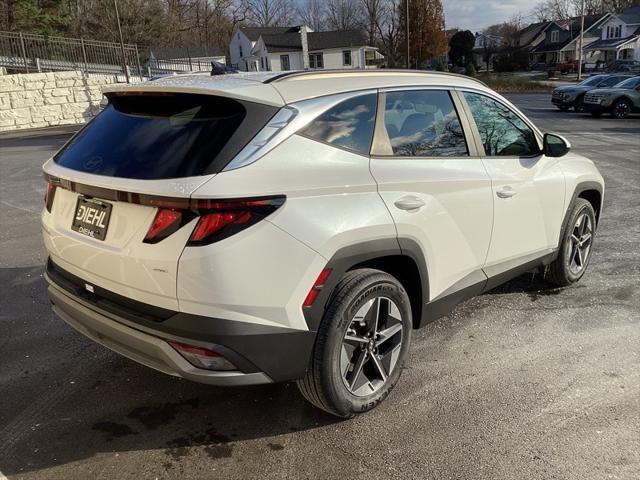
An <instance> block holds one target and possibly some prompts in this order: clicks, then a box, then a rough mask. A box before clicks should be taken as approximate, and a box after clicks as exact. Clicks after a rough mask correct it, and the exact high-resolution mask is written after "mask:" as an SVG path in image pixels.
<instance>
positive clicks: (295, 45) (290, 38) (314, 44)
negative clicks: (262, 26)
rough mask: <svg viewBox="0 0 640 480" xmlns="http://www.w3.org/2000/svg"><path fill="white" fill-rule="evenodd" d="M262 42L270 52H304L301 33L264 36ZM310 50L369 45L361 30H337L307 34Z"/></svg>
mask: <svg viewBox="0 0 640 480" xmlns="http://www.w3.org/2000/svg"><path fill="white" fill-rule="evenodd" d="M262 41H263V42H264V44H265V47H266V48H267V50H268V51H269V52H291V51H296V50H302V40H301V38H300V33H298V32H295V33H280V34H275V35H262ZM307 42H308V44H309V50H310V51H312V50H325V49H329V48H341V47H361V46H365V45H366V44H367V42H366V40H365V38H364V35H362V33H361V32H360V31H359V30H336V31H332V32H309V33H307Z"/></svg>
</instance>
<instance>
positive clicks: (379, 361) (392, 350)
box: [340, 297, 403, 397]
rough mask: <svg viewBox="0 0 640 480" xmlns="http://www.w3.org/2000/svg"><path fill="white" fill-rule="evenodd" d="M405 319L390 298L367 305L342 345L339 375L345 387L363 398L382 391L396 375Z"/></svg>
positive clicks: (382, 298) (376, 300) (352, 322)
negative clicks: (395, 369)
mask: <svg viewBox="0 0 640 480" xmlns="http://www.w3.org/2000/svg"><path fill="white" fill-rule="evenodd" d="M402 328H403V327H402V315H401V313H400V309H399V308H398V306H397V305H396V304H395V303H394V302H393V300H391V299H389V298H387V297H376V298H373V299H371V300H369V301H368V302H367V303H365V304H364V305H363V306H362V307H360V309H359V310H358V311H357V312H356V314H355V315H354V316H353V318H352V319H351V323H350V324H349V328H347V331H346V333H345V335H344V339H343V341H342V350H341V354H340V372H341V374H342V380H343V381H344V384H345V386H346V387H347V389H348V390H349V392H351V393H352V394H353V395H355V396H358V397H362V396H366V395H370V394H372V393H374V392H376V391H377V390H379V389H380V388H381V387H382V386H383V385H384V384H385V383H386V381H387V379H388V378H389V376H390V375H391V374H392V373H393V371H394V368H395V367H396V364H397V362H398V358H399V355H400V349H401V347H402V340H403V331H402Z"/></svg>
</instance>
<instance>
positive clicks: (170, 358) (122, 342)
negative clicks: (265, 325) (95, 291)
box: [48, 286, 273, 386]
mask: <svg viewBox="0 0 640 480" xmlns="http://www.w3.org/2000/svg"><path fill="white" fill-rule="evenodd" d="M48 292H49V298H50V300H51V302H52V303H53V311H54V312H55V313H56V314H57V315H58V316H59V317H60V318H62V320H64V321H65V322H67V323H68V324H69V325H71V326H72V327H73V328H75V329H76V330H78V331H79V332H80V333H82V334H83V335H85V336H87V337H89V338H90V339H92V340H94V341H95V342H97V343H99V344H101V345H104V346H105V347H107V348H109V349H111V350H113V351H115V352H117V353H119V354H121V355H123V356H125V357H127V358H129V359H131V360H134V361H136V362H138V363H141V364H143V365H146V366H147V367H150V368H153V369H155V370H159V371H161V372H163V373H166V374H168V375H173V376H177V377H182V378H186V379H188V380H192V381H196V382H200V383H206V384H210V385H221V386H231V385H256V384H262V383H272V382H273V380H272V379H271V378H270V377H269V376H268V375H266V374H265V373H263V372H252V373H244V372H240V371H232V372H222V371H220V372H215V371H209V370H204V369H201V368H197V367H194V366H193V365H191V364H190V363H189V362H187V361H186V360H185V359H184V358H183V357H182V356H181V355H180V354H179V353H178V352H176V351H175V350H174V349H173V348H172V347H171V346H170V345H169V344H168V343H167V342H166V341H165V340H163V339H162V338H159V337H155V336H153V335H150V334H148V333H145V332H142V331H140V330H136V329H134V328H131V327H129V326H127V325H124V324H122V323H118V322H116V321H114V320H112V319H110V318H108V317H107V316H104V315H101V314H100V313H98V312H96V311H95V310H92V309H90V308H88V307H86V306H84V305H82V304H80V303H79V302H78V301H76V300H75V299H73V298H71V297H69V296H68V295H67V294H66V293H64V292H63V291H62V290H60V289H58V288H56V287H55V286H49V291H48ZM185 341H186V342H188V340H185Z"/></svg>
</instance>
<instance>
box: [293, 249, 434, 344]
mask: <svg viewBox="0 0 640 480" xmlns="http://www.w3.org/2000/svg"><path fill="white" fill-rule="evenodd" d="M326 268H331V269H332V272H331V275H330V276H329V279H328V280H327V282H326V284H325V285H324V287H323V289H322V291H321V292H320V294H319V295H318V298H317V299H316V301H315V302H314V304H313V305H312V306H311V307H309V308H307V309H305V310H304V312H303V313H304V317H305V320H306V322H307V325H308V327H309V329H310V330H313V331H317V329H318V326H319V325H320V322H321V321H322V317H323V315H324V312H325V310H326V307H327V304H328V302H329V301H330V300H331V298H332V295H333V293H334V290H335V287H336V286H337V285H338V283H339V282H340V280H341V279H342V278H343V277H344V275H345V274H346V273H347V272H349V271H352V270H356V269H358V268H374V269H377V270H381V271H383V272H386V273H388V274H390V275H392V276H393V277H395V278H396V279H397V280H398V281H399V282H400V283H401V284H402V286H403V287H404V289H405V291H406V292H407V295H408V296H409V301H410V302H411V312H412V322H413V326H414V328H417V327H418V326H419V325H420V323H421V318H422V315H423V312H424V305H425V303H427V302H428V300H429V276H428V272H427V266H426V261H425V258H424V254H423V253H422V250H421V249H420V247H419V245H418V244H417V243H416V242H415V241H413V240H410V239H398V238H387V239H379V240H371V241H366V242H360V243H357V244H353V245H349V246H346V247H343V248H341V249H340V250H338V251H337V252H336V253H335V254H334V255H333V256H332V257H331V259H330V260H329V262H328V263H327V266H326Z"/></svg>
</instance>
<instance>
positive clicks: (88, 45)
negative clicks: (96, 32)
mask: <svg viewBox="0 0 640 480" xmlns="http://www.w3.org/2000/svg"><path fill="white" fill-rule="evenodd" d="M0 66H2V67H5V68H6V69H7V70H8V71H13V72H16V73H18V72H19V73H33V72H51V71H59V70H82V71H84V72H85V73H87V74H101V75H114V76H116V77H117V79H118V80H119V81H126V79H127V77H128V76H137V77H143V76H146V74H147V72H145V70H144V69H143V68H142V66H141V65H140V57H139V55H138V47H137V46H136V45H130V44H125V45H124V46H121V45H120V44H119V43H114V42H101V41H96V40H84V39H78V38H65V37H49V36H44V35H34V34H30V33H19V32H0ZM125 69H126V70H125Z"/></svg>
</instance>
